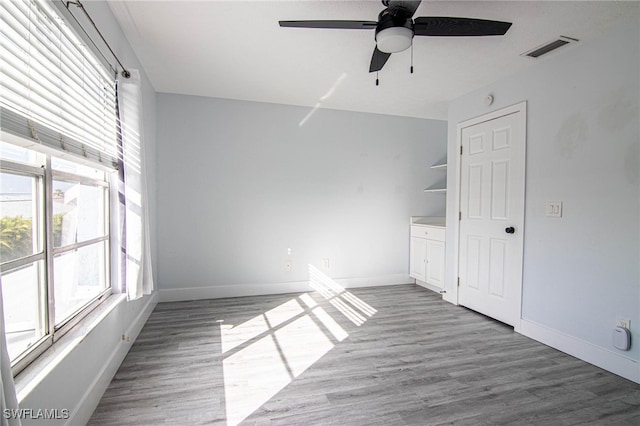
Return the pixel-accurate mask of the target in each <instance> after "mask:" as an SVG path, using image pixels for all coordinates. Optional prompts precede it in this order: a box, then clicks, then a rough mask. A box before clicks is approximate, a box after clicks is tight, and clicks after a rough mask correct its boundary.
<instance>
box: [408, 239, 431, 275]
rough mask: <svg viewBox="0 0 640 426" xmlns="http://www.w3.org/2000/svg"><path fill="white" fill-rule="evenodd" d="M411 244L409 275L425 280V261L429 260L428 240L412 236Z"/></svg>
mask: <svg viewBox="0 0 640 426" xmlns="http://www.w3.org/2000/svg"><path fill="white" fill-rule="evenodd" d="M410 241H411V242H410V245H409V253H410V254H409V256H410V258H409V276H411V277H413V278H415V279H417V280H420V281H425V263H426V262H427V240H425V239H424V238H417V237H411V240H410Z"/></svg>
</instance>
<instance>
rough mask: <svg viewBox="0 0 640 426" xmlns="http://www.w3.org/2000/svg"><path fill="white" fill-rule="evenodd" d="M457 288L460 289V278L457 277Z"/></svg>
mask: <svg viewBox="0 0 640 426" xmlns="http://www.w3.org/2000/svg"><path fill="white" fill-rule="evenodd" d="M458 287H460V277H458Z"/></svg>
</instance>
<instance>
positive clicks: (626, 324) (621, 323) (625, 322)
mask: <svg viewBox="0 0 640 426" xmlns="http://www.w3.org/2000/svg"><path fill="white" fill-rule="evenodd" d="M616 327H622V328H626V329H627V330H631V320H630V319H629V318H622V317H617V318H616Z"/></svg>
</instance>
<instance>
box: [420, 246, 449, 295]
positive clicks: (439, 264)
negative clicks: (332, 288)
mask: <svg viewBox="0 0 640 426" xmlns="http://www.w3.org/2000/svg"><path fill="white" fill-rule="evenodd" d="M426 259H427V262H426V268H425V269H426V271H425V275H426V277H425V280H424V281H425V282H427V283H429V284H432V285H435V286H438V287H440V288H444V243H443V242H442V241H435V240H426Z"/></svg>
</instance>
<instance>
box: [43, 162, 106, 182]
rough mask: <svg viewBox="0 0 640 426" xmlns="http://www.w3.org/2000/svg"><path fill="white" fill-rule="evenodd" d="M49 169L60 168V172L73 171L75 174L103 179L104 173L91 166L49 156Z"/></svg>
mask: <svg viewBox="0 0 640 426" xmlns="http://www.w3.org/2000/svg"><path fill="white" fill-rule="evenodd" d="M51 169H52V170H60V171H61V172H67V173H73V174H75V175H80V176H86V177H90V178H92V179H97V180H104V179H105V173H104V172H103V171H100V170H96V169H94V168H93V167H88V166H83V165H82V164H78V163H74V162H71V161H67V160H63V159H62V158H56V157H51Z"/></svg>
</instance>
